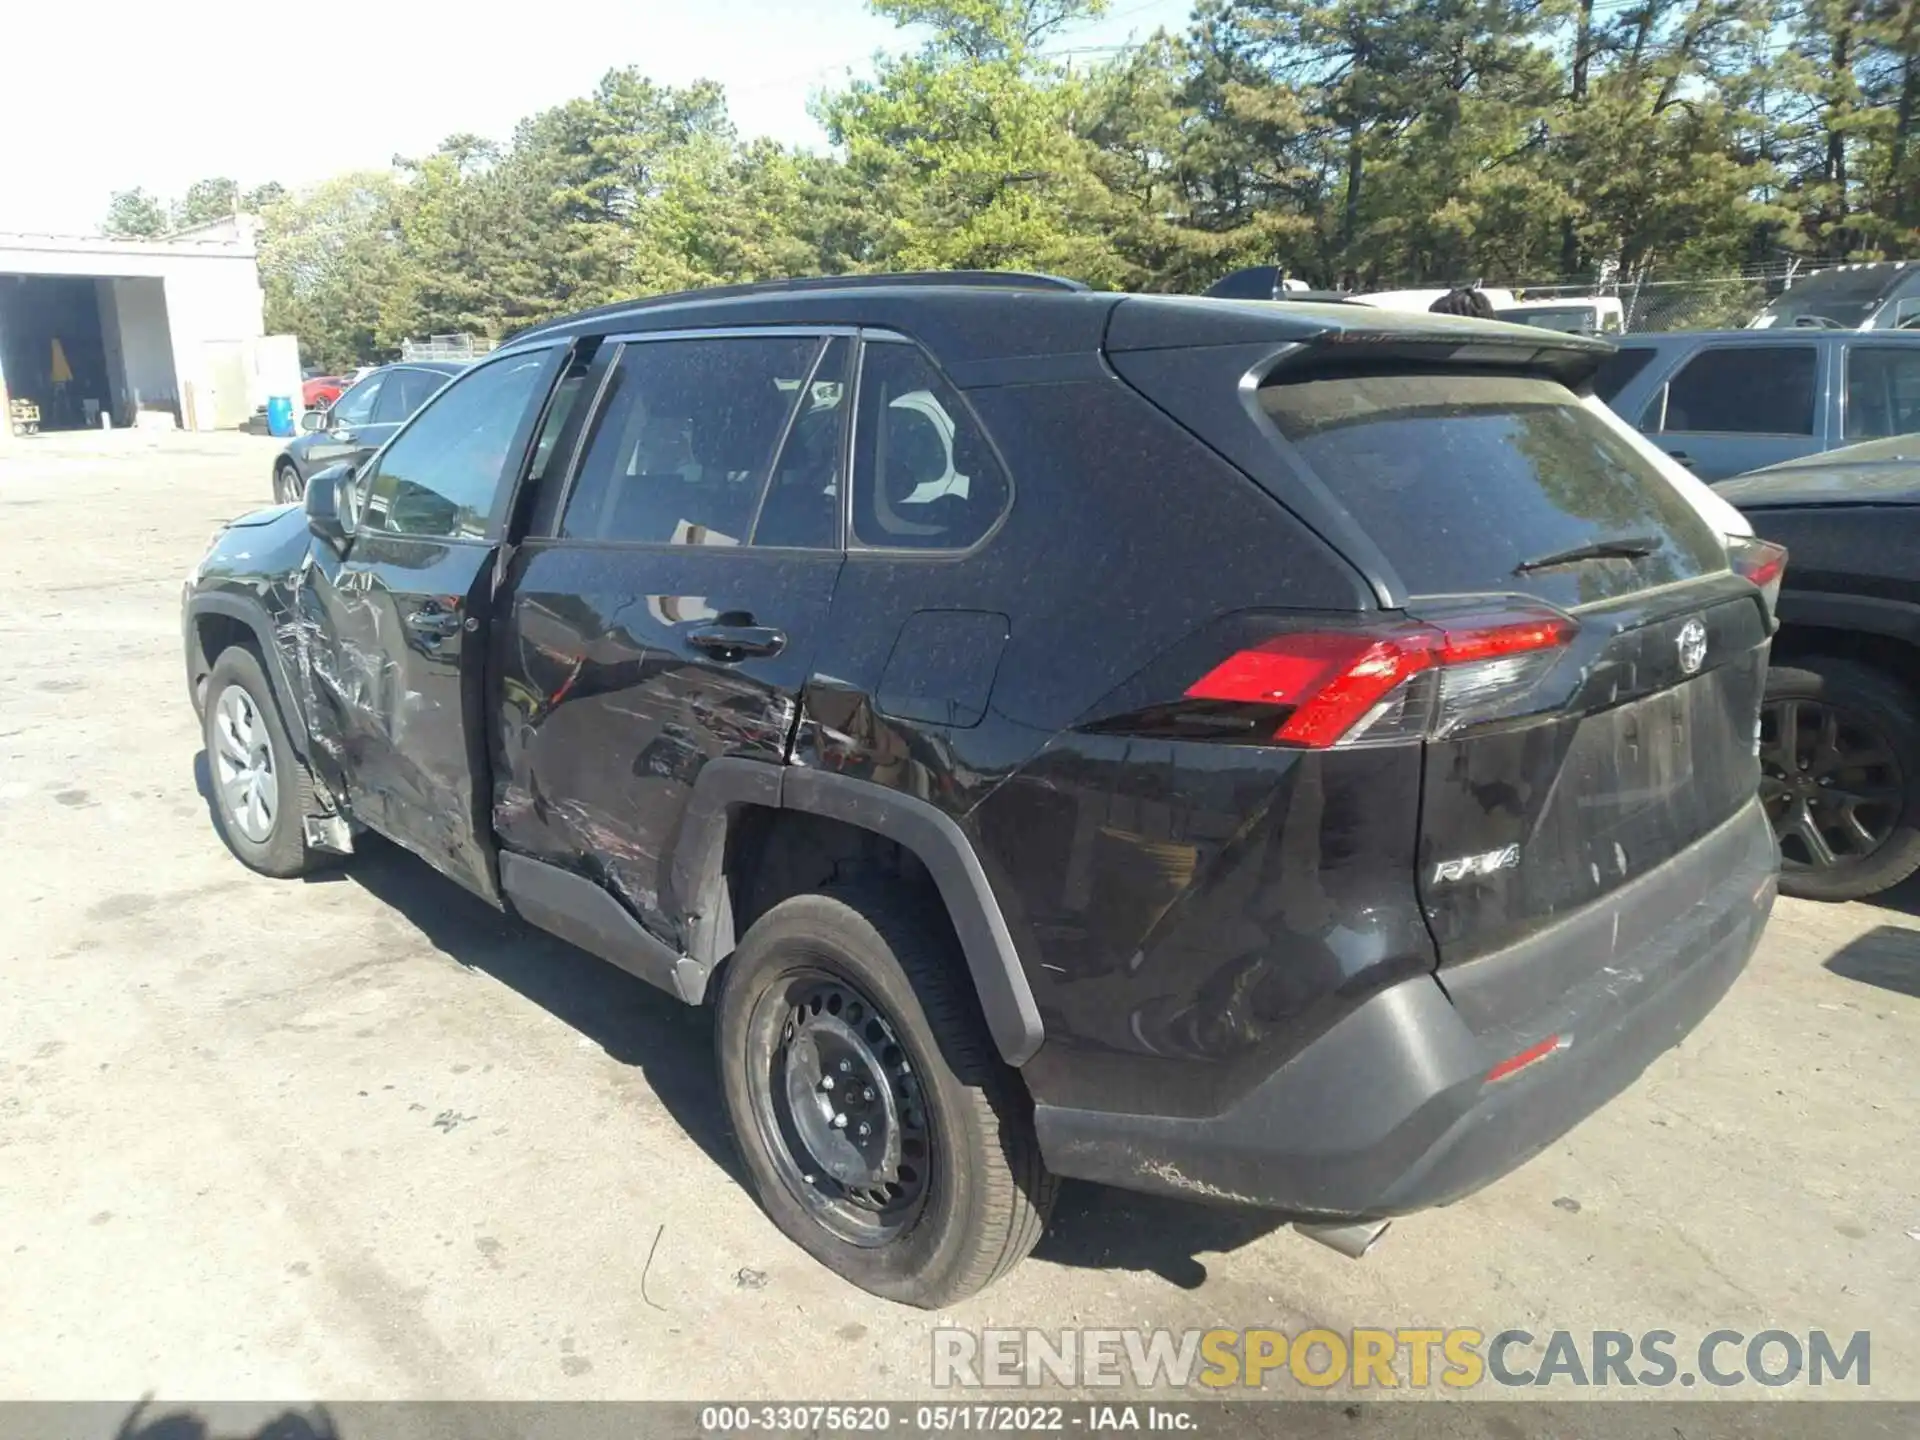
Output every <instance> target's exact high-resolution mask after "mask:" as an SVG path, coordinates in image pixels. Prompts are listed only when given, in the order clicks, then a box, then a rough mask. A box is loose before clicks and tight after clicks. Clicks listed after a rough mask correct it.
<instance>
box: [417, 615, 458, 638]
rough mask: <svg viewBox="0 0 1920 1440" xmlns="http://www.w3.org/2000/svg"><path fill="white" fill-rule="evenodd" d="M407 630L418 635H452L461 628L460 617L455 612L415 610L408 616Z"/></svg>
mask: <svg viewBox="0 0 1920 1440" xmlns="http://www.w3.org/2000/svg"><path fill="white" fill-rule="evenodd" d="M407 628H408V629H409V630H411V631H413V632H414V634H416V635H451V634H453V632H454V631H456V630H458V629H459V628H460V616H459V614H458V613H457V612H456V611H453V610H415V611H412V612H411V613H409V614H408V616H407Z"/></svg>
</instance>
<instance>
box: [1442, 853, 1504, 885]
mask: <svg viewBox="0 0 1920 1440" xmlns="http://www.w3.org/2000/svg"><path fill="white" fill-rule="evenodd" d="M1519 864H1520V847H1519V846H1518V845H1509V846H1507V848H1506V849H1504V850H1489V851H1488V852H1487V853H1486V854H1484V855H1462V856H1461V857H1460V858H1459V859H1458V860H1442V861H1441V862H1440V863H1439V864H1438V865H1436V866H1434V867H1433V883H1434V884H1436V885H1445V884H1446V883H1447V882H1448V881H1450V880H1465V879H1467V878H1468V877H1469V876H1473V875H1495V874H1498V873H1499V872H1500V871H1502V870H1513V869H1516V868H1518V866H1519Z"/></svg>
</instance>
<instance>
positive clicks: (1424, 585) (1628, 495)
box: [1260, 374, 1726, 604]
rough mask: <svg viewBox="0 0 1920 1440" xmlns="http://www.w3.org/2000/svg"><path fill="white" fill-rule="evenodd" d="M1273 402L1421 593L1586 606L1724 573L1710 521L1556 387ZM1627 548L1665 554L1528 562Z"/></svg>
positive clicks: (1420, 379)
mask: <svg viewBox="0 0 1920 1440" xmlns="http://www.w3.org/2000/svg"><path fill="white" fill-rule="evenodd" d="M1260 399H1261V404H1262V406H1263V408H1264V409H1265V410H1266V412H1267V414H1268V415H1269V416H1270V417H1272V419H1273V421H1274V423H1275V424H1276V425H1277V426H1278V427H1279V429H1280V431H1281V433H1282V434H1284V435H1285V436H1286V437H1287V438H1288V439H1289V440H1291V441H1292V442H1293V443H1294V444H1295V445H1296V446H1297V447H1298V448H1299V451H1300V453H1301V455H1302V456H1303V457H1304V458H1305V459H1306V461H1307V463H1308V465H1309V466H1311V467H1312V469H1313V471H1314V473H1315V474H1316V475H1318V476H1319V478H1320V480H1321V482H1322V483H1323V484H1325V485H1326V486H1327V488H1328V489H1329V490H1330V491H1331V492H1332V493H1333V495H1334V497H1335V498H1336V499H1338V500H1339V502H1340V503H1341V504H1342V505H1343V506H1345V507H1346V509H1347V511H1348V513H1349V514H1351V515H1352V516H1353V518H1354V519H1355V521H1357V522H1358V523H1359V525H1360V526H1361V527H1362V528H1363V529H1364V530H1365V531H1366V532H1367V534H1368V535H1369V536H1370V537H1371V538H1372V540H1373V542H1374V543H1375V544H1376V545H1378V546H1379V547H1380V549H1381V551H1382V552H1383V553H1384V554H1385V555H1386V557H1387V559H1388V561H1389V562H1390V563H1391V564H1392V565H1393V566H1394V568H1395V569H1396V570H1398V571H1399V573H1400V578H1401V580H1402V581H1403V582H1404V583H1405V584H1406V586H1407V588H1408V589H1409V590H1410V591H1411V592H1412V593H1414V594H1416V595H1455V594H1484V593H1487V592H1494V591H1507V592H1513V591H1520V592H1524V593H1527V594H1533V595H1538V596H1540V597H1542V598H1543V599H1547V600H1551V601H1553V602H1555V603H1557V604H1582V603H1586V602H1589V601H1594V600H1604V599H1609V598H1611V597H1613V596H1616V595H1624V594H1629V593H1631V592H1633V591H1636V590H1642V589H1646V588H1647V587H1649V586H1652V585H1659V584H1664V583H1668V582H1670V581H1675V580H1683V579H1687V578H1690V577H1692V576H1695V575H1702V574H1706V573H1708V572H1709V571H1714V570H1721V569H1725V568H1726V559H1725V553H1724V551H1723V550H1722V548H1721V544H1720V541H1719V540H1718V538H1717V537H1716V536H1715V535H1714V534H1713V532H1712V530H1711V529H1710V528H1709V527H1708V526H1707V524H1706V522H1705V521H1704V520H1703V519H1701V518H1700V515H1699V513H1698V512H1697V511H1696V510H1694V508H1693V507H1692V506H1691V505H1689V504H1688V503H1687V502H1686V500H1684V499H1683V498H1682V497H1681V495H1680V493H1679V492H1678V491H1677V490H1675V489H1674V488H1673V486H1672V485H1670V484H1669V483H1668V482H1667V481H1666V479H1665V478H1664V477H1662V476H1661V475H1660V473H1659V472H1658V471H1657V470H1656V469H1654V467H1653V466H1652V464H1651V463H1650V462H1649V461H1647V460H1646V459H1644V458H1643V457H1642V456H1641V455H1640V454H1639V453H1638V452H1637V451H1635V450H1634V449H1633V447H1632V446H1631V445H1630V444H1629V443H1628V442H1627V441H1626V439H1624V438H1623V437H1621V436H1619V435H1617V434H1615V433H1614V432H1613V431H1612V430H1610V429H1609V428H1608V427H1607V425H1606V423H1605V422H1603V421H1602V420H1601V419H1600V418H1599V417H1598V416H1597V415H1595V414H1593V413H1591V412H1589V411H1588V410H1586V409H1585V408H1584V407H1582V405H1581V404H1580V402H1579V401H1578V400H1576V399H1575V398H1574V396H1573V394H1572V393H1571V392H1570V391H1568V390H1567V389H1565V388H1564V387H1563V386H1560V385H1557V384H1555V383H1553V382H1552V381H1548V380H1536V379H1527V378H1520V377H1509V376H1494V375H1470V374H1429V375H1419V374H1414V375H1381V376H1346V377H1341V378H1338V379H1327V380H1309V381H1303V382H1295V383H1291V384H1279V385H1270V386H1268V387H1266V388H1265V389H1263V390H1262V391H1261V392H1260ZM1622 539H1634V540H1646V541H1648V542H1650V545H1651V549H1650V551H1649V553H1647V554H1645V555H1641V556H1637V557H1629V558H1620V557H1609V558H1603V559H1596V560H1590V561H1583V562H1578V563H1572V564H1566V565H1560V566H1555V567H1552V568H1548V569H1537V570H1522V569H1521V567H1522V566H1523V565H1525V564H1526V562H1529V561H1539V560H1542V559H1546V558H1549V557H1552V556H1557V555H1561V554H1564V553H1565V552H1567V551H1569V550H1573V549H1576V548H1578V547H1580V546H1584V545H1591V544H1594V543H1595V542H1599V541H1608V540H1622Z"/></svg>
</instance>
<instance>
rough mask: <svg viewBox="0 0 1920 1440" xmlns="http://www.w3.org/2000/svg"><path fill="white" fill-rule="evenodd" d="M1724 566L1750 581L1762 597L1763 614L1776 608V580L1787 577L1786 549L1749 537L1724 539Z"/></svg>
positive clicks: (1770, 542) (1777, 583)
mask: <svg viewBox="0 0 1920 1440" xmlns="http://www.w3.org/2000/svg"><path fill="white" fill-rule="evenodd" d="M1727 563H1728V564H1730V565H1731V566H1732V567H1733V573H1734V574H1736V575H1741V576H1744V577H1745V578H1747V579H1748V580H1751V581H1752V582H1753V583H1754V584H1755V585H1757V586H1759V587H1760V593H1761V594H1762V595H1764V596H1765V597H1766V601H1767V613H1768V614H1769V615H1772V614H1773V613H1774V612H1775V611H1777V610H1778V609H1779V608H1780V580H1781V577H1782V576H1784V575H1785V574H1786V573H1787V547H1786V546H1784V545H1776V544H1774V543H1773V541H1771V540H1761V539H1759V538H1758V537H1756V536H1753V535H1729V536H1728V537H1727Z"/></svg>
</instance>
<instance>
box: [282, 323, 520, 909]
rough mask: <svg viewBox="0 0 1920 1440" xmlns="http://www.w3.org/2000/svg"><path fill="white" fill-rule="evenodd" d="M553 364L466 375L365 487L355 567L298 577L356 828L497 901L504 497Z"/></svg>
mask: <svg viewBox="0 0 1920 1440" xmlns="http://www.w3.org/2000/svg"><path fill="white" fill-rule="evenodd" d="M557 360H558V352H557V351H554V350H539V351H534V352H530V353H522V354H517V355H511V356H507V357H503V358H501V359H498V360H494V361H490V362H488V363H486V364H483V365H480V366H477V367H475V369H473V370H471V371H469V372H467V373H466V374H465V375H463V376H461V378H460V379H459V380H457V381H456V382H455V383H454V384H453V385H451V386H449V387H448V388H447V389H446V390H445V391H443V392H442V393H441V394H440V395H439V396H438V397H436V398H435V399H434V401H433V402H432V403H431V404H429V405H428V406H427V407H426V408H425V409H424V410H422V411H421V412H420V414H419V416H418V417H416V419H415V420H414V421H413V423H412V424H410V425H409V426H408V427H407V428H406V429H405V430H403V431H402V432H401V433H400V434H399V435H398V436H397V437H396V438H395V439H394V441H393V442H392V443H391V444H390V445H388V446H387V448H386V449H385V450H383V451H382V452H381V453H380V454H379V455H377V456H376V457H375V458H374V459H373V460H372V461H371V462H369V465H368V467H367V469H366V470H365V471H364V472H363V473H362V474H361V475H360V477H359V478H358V479H357V480H356V482H355V484H354V493H355V496H356V499H355V502H354V510H355V515H354V529H353V535H352V539H351V541H350V542H349V544H348V546H347V548H346V550H345V552H344V554H335V553H333V552H332V551H329V550H327V549H325V547H322V546H316V547H315V553H314V557H313V560H312V562H311V563H310V565H309V566H308V568H307V572H306V574H305V576H304V578H303V581H302V586H301V595H300V611H301V614H302V617H303V622H304V623H303V628H304V629H305V630H306V632H307V635H306V642H305V643H306V645H307V649H308V656H307V663H305V664H303V666H302V669H303V672H304V673H305V677H306V681H307V684H308V685H309V686H310V696H309V710H310V716H311V720H310V724H311V728H312V731H313V733H314V737H315V741H316V745H315V749H316V751H317V752H318V755H317V757H316V758H317V761H318V763H319V765H320V769H321V773H322V775H323V777H324V778H326V779H328V780H329V781H330V782H331V783H333V784H334V785H335V786H336V787H337V788H339V789H341V790H342V791H343V792H344V794H345V796H346V798H347V800H348V802H349V804H350V805H351V806H352V809H353V814H354V816H355V817H356V818H357V819H359V820H361V821H363V822H365V823H366V824H367V825H370V826H371V827H373V828H374V829H375V830H378V831H380V832H381V833H382V834H384V835H386V836H387V837H388V838H390V839H392V840H395V841H397V842H399V843H400V844H402V845H404V846H406V847H407V848H408V849H410V850H413V851H414V852H416V853H417V854H419V855H420V856H422V857H423V858H424V859H426V860H427V861H428V862H430V863H431V864H433V865H434V866H436V867H437V868H438V869H440V870H442V871H443V872H445V873H446V874H448V875H450V876H452V877H453V878H454V879H456V880H458V881H460V882H461V883H462V884H463V885H466V886H467V887H469V888H470V889H473V890H475V891H478V892H479V893H480V894H482V895H485V896H487V897H488V898H490V899H497V898H498V885H497V882H496V879H495V875H494V864H493V846H492V837H491V831H490V823H489V818H488V814H487V806H486V804H485V803H484V799H483V797H485V796H486V795H487V793H488V785H487V782H486V769H485V766H486V746H485V743H484V740H483V739H482V737H481V733H480V726H481V725H482V723H483V717H482V706H481V692H482V688H483V685H484V682H485V666H486V653H487V639H488V629H489V625H490V621H491V618H492V615H491V608H492V607H491V594H492V583H493V571H494V562H495V558H496V551H497V545H498V535H499V530H500V511H501V510H502V509H503V505H502V498H503V494H504V491H505V490H506V487H507V483H508V479H509V477H510V476H511V475H513V474H514V473H516V472H517V470H518V468H519V464H520V462H521V459H522V457H523V456H524V455H525V453H526V445H527V440H528V436H529V434H530V432H531V430H532V426H533V416H534V415H535V414H536V413H537V411H538V408H539V404H540V401H541V400H542V399H543V398H544V396H545V393H546V388H547V386H548V384H549V383H550V382H551V379H552V371H553V370H554V368H555V367H556V364H557Z"/></svg>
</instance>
